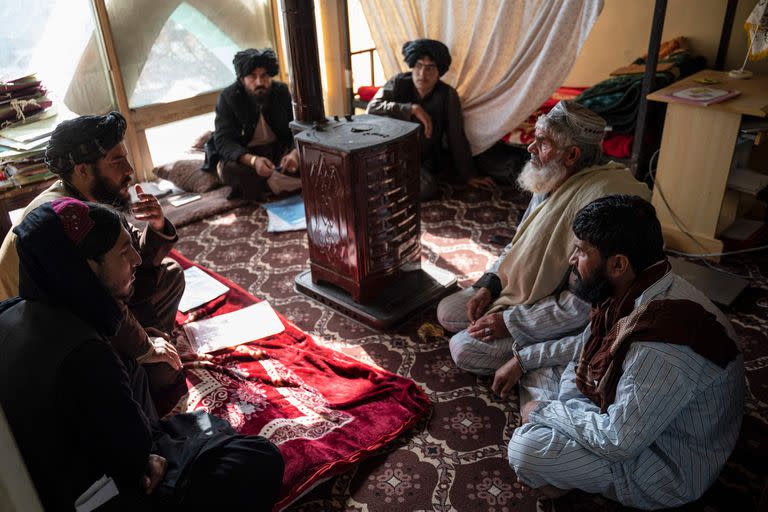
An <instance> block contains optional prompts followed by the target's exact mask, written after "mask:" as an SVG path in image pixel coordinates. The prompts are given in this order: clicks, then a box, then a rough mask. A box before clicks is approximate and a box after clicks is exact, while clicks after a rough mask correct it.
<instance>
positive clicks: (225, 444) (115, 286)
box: [0, 197, 283, 511]
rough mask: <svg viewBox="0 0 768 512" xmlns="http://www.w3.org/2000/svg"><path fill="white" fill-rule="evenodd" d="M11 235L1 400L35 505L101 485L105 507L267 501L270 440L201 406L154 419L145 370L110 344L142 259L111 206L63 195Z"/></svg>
mask: <svg viewBox="0 0 768 512" xmlns="http://www.w3.org/2000/svg"><path fill="white" fill-rule="evenodd" d="M14 233H15V235H16V237H17V238H16V240H17V249H18V251H19V254H20V255H21V261H20V274H21V275H20V296H19V297H14V298H12V299H8V300H6V301H2V302H0V352H1V353H2V354H3V357H2V358H0V405H2V410H3V412H4V413H5V416H6V417H7V419H8V425H9V426H10V429H11V432H12V433H13V437H14V440H15V442H16V444H17V446H18V448H19V452H20V453H21V455H22V458H23V459H24V462H25V464H26V466H27V469H28V471H29V476H30V477H31V479H32V481H33V483H34V485H35V490H36V491H37V493H38V495H39V497H40V501H41V503H42V505H43V507H44V508H45V509H46V510H74V508H75V503H76V502H77V501H78V500H79V499H85V498H84V496H86V495H87V490H88V489H89V488H91V486H92V485H93V484H94V483H95V482H97V481H103V482H107V481H109V482H111V485H104V486H103V487H102V491H103V492H104V495H103V496H102V498H104V501H106V502H107V506H106V507H105V509H107V510H126V511H127V510H131V511H132V510H184V509H194V510H212V509H214V508H215V507H219V508H221V509H222V510H244V509H246V508H247V509H248V510H263V511H269V510H271V509H272V505H273V504H274V502H275V501H276V498H277V497H278V493H279V490H280V484H281V480H282V473H283V460H282V457H281V455H280V452H279V450H278V449H277V447H275V446H274V445H273V444H272V443H271V442H269V441H268V440H266V439H265V438H263V437H258V436H246V435H238V434H237V433H236V432H235V431H234V430H233V429H232V427H231V426H230V425H229V424H228V423H227V422H225V421H224V420H221V419H220V418H216V417H213V416H210V415H208V414H206V413H204V412H202V411H199V412H196V413H192V414H180V415H173V416H169V417H166V418H165V419H164V420H162V421H160V419H159V418H158V414H157V411H156V409H155V407H154V405H153V403H152V401H151V399H149V390H148V387H147V379H146V374H145V373H144V370H143V369H142V367H141V366H140V365H138V364H137V363H136V361H135V359H133V358H130V357H120V356H119V355H118V354H117V353H116V352H115V351H114V350H113V347H112V346H111V344H110V343H109V339H111V338H114V335H115V333H116V332H117V330H118V329H119V326H120V323H121V322H122V321H123V308H122V302H123V300H125V298H126V297H128V296H130V293H131V287H132V286H133V283H134V272H135V270H136V269H137V267H138V266H139V265H140V264H141V257H140V256H139V253H138V252H137V251H136V250H135V248H134V246H133V243H132V240H131V235H130V232H129V226H128V225H127V223H126V222H125V221H124V220H123V219H122V217H121V216H120V214H118V213H117V212H116V211H114V210H112V209H111V208H108V207H106V206H102V205H99V204H96V203H84V202H81V201H79V200H77V199H73V198H69V197H67V198H60V199H55V200H53V201H52V202H48V203H45V204H43V205H41V206H39V207H38V208H35V209H34V210H32V211H31V212H29V213H28V214H27V216H26V217H25V218H24V219H23V220H22V222H21V223H20V224H19V225H18V226H16V227H15V228H14ZM104 501H102V502H101V503H103V502H104ZM91 504H92V505H93V503H92V502H91ZM98 505H99V504H98V503H97V504H96V505H93V506H92V507H90V508H88V509H87V510H92V509H93V508H95V507H96V506H98ZM78 510H80V507H78ZM100 510H102V509H100Z"/></svg>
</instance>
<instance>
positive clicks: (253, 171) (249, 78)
mask: <svg viewBox="0 0 768 512" xmlns="http://www.w3.org/2000/svg"><path fill="white" fill-rule="evenodd" d="M232 63H233V64H234V66H235V73H236V74H237V80H235V82H234V83H233V84H231V85H230V86H228V87H227V88H226V89H224V90H223V91H221V95H220V96H219V101H218V102H217V103H216V131H215V132H214V134H213V139H212V140H210V141H208V143H207V144H206V163H205V166H204V167H203V169H205V170H213V168H214V167H215V168H216V170H217V171H218V173H219V178H220V179H221V181H222V183H224V184H225V185H230V186H232V192H233V194H232V197H237V196H242V197H244V198H245V199H250V200H254V201H259V200H262V199H263V198H264V194H265V193H266V191H267V188H269V190H271V191H272V192H274V193H276V194H277V193H280V192H289V191H292V190H297V189H298V188H300V187H301V180H300V179H299V177H298V175H297V174H296V173H297V171H298V168H299V160H298V156H297V155H298V153H297V151H296V149H295V148H294V147H293V132H291V129H290V127H289V126H288V125H289V124H290V122H291V121H293V109H292V106H291V93H290V92H289V91H288V86H287V85H285V84H284V83H282V82H278V81H277V80H273V77H274V76H276V75H277V72H278V69H279V68H278V62H277V57H276V56H275V52H274V51H272V49H270V48H264V49H261V50H254V49H250V50H243V51H241V52H238V53H237V54H236V55H235V58H234V60H233V61H232ZM278 165H279V168H277V169H276V166H278ZM278 171H279V172H278Z"/></svg>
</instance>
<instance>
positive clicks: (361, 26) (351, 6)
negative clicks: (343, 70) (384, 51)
mask: <svg viewBox="0 0 768 512" xmlns="http://www.w3.org/2000/svg"><path fill="white" fill-rule="evenodd" d="M347 15H348V17H349V48H350V52H349V55H350V60H351V62H352V90H353V92H354V93H357V91H358V89H359V88H360V87H361V86H364V85H383V84H384V82H386V81H387V79H386V77H385V76H384V68H382V66H381V60H380V59H379V52H378V51H376V45H375V44H374V42H373V39H372V38H371V31H370V29H369V28H368V22H367V21H366V19H365V15H364V14H363V9H362V7H361V6H360V0H348V1H347Z"/></svg>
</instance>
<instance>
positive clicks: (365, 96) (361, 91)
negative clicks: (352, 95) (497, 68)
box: [357, 85, 379, 101]
mask: <svg viewBox="0 0 768 512" xmlns="http://www.w3.org/2000/svg"><path fill="white" fill-rule="evenodd" d="M378 90H379V87H376V86H375V85H363V86H361V87H359V88H358V89H357V95H358V96H360V99H361V100H363V101H371V100H372V99H373V97H374V96H376V92H377V91H378Z"/></svg>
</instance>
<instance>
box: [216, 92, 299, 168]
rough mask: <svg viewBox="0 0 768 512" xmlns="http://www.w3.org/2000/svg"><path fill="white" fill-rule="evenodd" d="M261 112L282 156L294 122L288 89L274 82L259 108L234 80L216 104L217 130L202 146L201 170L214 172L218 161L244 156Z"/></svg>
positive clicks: (235, 159)
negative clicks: (203, 149) (202, 160)
mask: <svg viewBox="0 0 768 512" xmlns="http://www.w3.org/2000/svg"><path fill="white" fill-rule="evenodd" d="M262 111H263V112H264V120H265V121H266V122H267V124H268V125H269V127H270V128H271V129H272V131H273V132H274V133H275V136H276V137H277V140H278V144H280V146H281V154H282V153H285V152H286V151H287V150H289V149H290V148H292V147H293V132H291V129H290V126H289V124H290V122H291V121H293V106H292V104H291V93H290V92H289V91H288V86H287V85H285V84H284V83H283V82H278V81H277V80H273V81H272V87H271V89H270V91H269V96H268V97H267V100H266V101H265V102H264V103H263V107H260V106H259V105H258V104H257V103H256V102H255V101H253V99H252V98H251V97H250V95H249V94H248V93H247V92H246V91H245V89H244V88H243V85H242V83H241V82H240V80H237V81H236V82H234V83H233V84H231V85H230V86H228V87H227V88H226V89H224V90H223V91H221V94H220V95H219V100H218V101H217V102H216V130H215V131H214V133H213V137H212V139H211V140H209V141H208V143H207V144H206V145H205V157H206V158H205V160H206V161H205V165H204V166H203V169H204V170H207V171H213V170H215V169H216V164H217V163H218V160H222V161H225V162H226V161H237V159H238V158H240V157H241V156H242V155H243V154H244V153H247V152H248V151H247V147H248V143H249V142H250V141H251V138H252V137H253V132H254V131H255V130H256V125H257V124H258V123H259V116H260V114H261V112H262Z"/></svg>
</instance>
